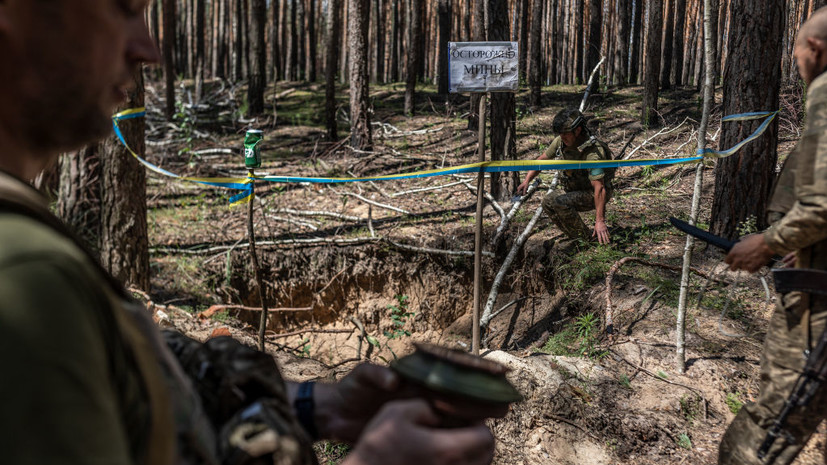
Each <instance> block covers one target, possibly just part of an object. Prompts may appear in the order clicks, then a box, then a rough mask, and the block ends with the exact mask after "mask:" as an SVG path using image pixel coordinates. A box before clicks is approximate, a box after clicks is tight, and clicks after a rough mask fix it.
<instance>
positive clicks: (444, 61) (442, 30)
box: [437, 0, 451, 96]
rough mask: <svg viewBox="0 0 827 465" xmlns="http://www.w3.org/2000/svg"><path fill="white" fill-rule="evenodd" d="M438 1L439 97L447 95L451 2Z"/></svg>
mask: <svg viewBox="0 0 827 465" xmlns="http://www.w3.org/2000/svg"><path fill="white" fill-rule="evenodd" d="M438 1H439V13H438V15H439V46H438V52H439V67H438V71H437V76H438V77H439V80H438V82H439V88H438V90H437V91H438V92H439V93H440V94H441V95H445V96H447V95H448V85H449V79H448V78H449V77H450V70H449V69H448V41H449V39H450V38H451V0H438Z"/></svg>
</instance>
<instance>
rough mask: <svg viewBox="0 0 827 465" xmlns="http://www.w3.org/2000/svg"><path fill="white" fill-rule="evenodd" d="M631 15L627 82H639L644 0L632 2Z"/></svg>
mask: <svg viewBox="0 0 827 465" xmlns="http://www.w3.org/2000/svg"><path fill="white" fill-rule="evenodd" d="M634 2H635V3H634V11H633V14H632V20H633V21H632V55H631V57H630V58H629V82H630V83H632V84H638V83H639V82H640V74H641V73H640V61H641V60H640V51H641V48H642V47H641V44H642V43H643V21H642V18H643V5H642V3H643V2H644V0H634Z"/></svg>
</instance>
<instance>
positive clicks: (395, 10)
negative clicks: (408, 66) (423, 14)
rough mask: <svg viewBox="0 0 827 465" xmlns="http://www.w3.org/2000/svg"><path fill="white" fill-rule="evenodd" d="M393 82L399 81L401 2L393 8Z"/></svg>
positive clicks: (396, 3)
mask: <svg viewBox="0 0 827 465" xmlns="http://www.w3.org/2000/svg"><path fill="white" fill-rule="evenodd" d="M391 8H392V9H391V15H392V18H391V65H390V66H391V69H390V72H391V82H398V81H399V2H398V1H393V2H392V6H391Z"/></svg>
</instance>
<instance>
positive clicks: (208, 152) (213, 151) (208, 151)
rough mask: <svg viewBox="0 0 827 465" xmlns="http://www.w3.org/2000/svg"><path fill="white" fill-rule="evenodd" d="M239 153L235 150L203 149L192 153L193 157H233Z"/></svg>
mask: <svg viewBox="0 0 827 465" xmlns="http://www.w3.org/2000/svg"><path fill="white" fill-rule="evenodd" d="M236 152H237V151H236V150H233V149H221V148H217V149H201V150H193V151H192V152H190V153H191V154H193V155H232V154H235V153H236Z"/></svg>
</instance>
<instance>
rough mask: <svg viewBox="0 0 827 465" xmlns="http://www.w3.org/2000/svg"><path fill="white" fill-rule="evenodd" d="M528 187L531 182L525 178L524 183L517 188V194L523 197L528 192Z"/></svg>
mask: <svg viewBox="0 0 827 465" xmlns="http://www.w3.org/2000/svg"><path fill="white" fill-rule="evenodd" d="M529 185H531V181H529V179H528V178H526V180H525V181H523V183H522V184H520V185H519V186H517V194H519V195H525V193H526V192H527V191H528V186H529Z"/></svg>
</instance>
